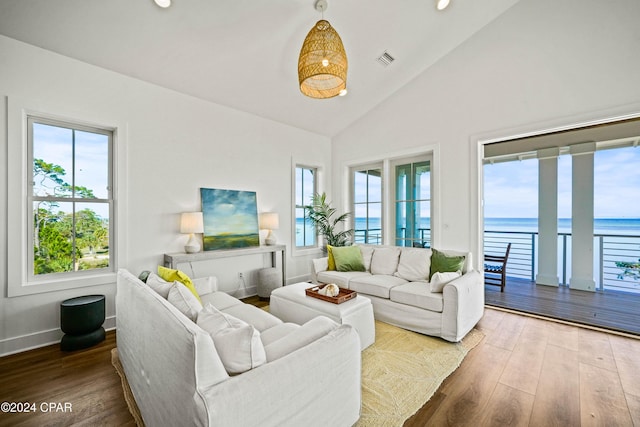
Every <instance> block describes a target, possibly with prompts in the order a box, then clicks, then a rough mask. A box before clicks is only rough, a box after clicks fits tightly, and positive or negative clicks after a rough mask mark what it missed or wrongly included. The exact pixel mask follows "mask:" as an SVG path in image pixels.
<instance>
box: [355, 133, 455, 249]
mask: <svg viewBox="0 0 640 427" xmlns="http://www.w3.org/2000/svg"><path fill="white" fill-rule="evenodd" d="M414 159H417V160H414ZM420 159H429V160H431V247H439V245H440V240H439V239H440V236H441V235H442V233H441V221H440V205H441V203H440V167H439V165H440V146H439V145H438V144H430V145H424V146H418V147H415V148H412V149H407V150H402V151H396V152H391V153H386V154H383V155H379V156H374V157H369V158H363V159H359V160H358V159H356V160H353V161H349V162H345V163H344V164H343V177H344V179H343V182H344V183H345V184H344V185H343V191H344V193H343V194H344V199H343V200H344V203H345V206H351V207H353V200H354V194H353V185H352V181H351V179H352V178H351V171H352V170H354V169H357V168H360V167H366V166H367V165H371V164H376V163H379V162H382V239H383V241H382V244H384V245H395V194H394V193H395V171H394V169H395V165H396V164H397V162H400V163H399V164H403V163H408V162H413V161H419V160H420ZM348 226H349V227H351V228H353V227H354V226H355V220H353V219H352V220H351V222H350V223H349V224H348Z"/></svg>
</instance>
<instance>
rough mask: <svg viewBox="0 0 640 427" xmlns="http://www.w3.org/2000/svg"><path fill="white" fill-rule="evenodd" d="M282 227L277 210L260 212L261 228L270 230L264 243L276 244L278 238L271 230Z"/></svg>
mask: <svg viewBox="0 0 640 427" xmlns="http://www.w3.org/2000/svg"><path fill="white" fill-rule="evenodd" d="M279 227H280V219H279V218H278V213H277V212H264V213H261V214H260V228H261V229H262V230H269V233H268V234H267V237H266V238H265V239H264V243H265V244H267V245H269V246H271V245H275V244H276V238H275V236H274V235H273V233H272V232H271V231H272V230H277V229H278V228H279Z"/></svg>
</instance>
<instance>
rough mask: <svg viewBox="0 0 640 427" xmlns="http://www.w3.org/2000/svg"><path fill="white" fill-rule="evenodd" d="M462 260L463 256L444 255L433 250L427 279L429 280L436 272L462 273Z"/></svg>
mask: <svg viewBox="0 0 640 427" xmlns="http://www.w3.org/2000/svg"><path fill="white" fill-rule="evenodd" d="M464 260H465V257H464V255H460V256H458V255H446V254H445V253H444V252H440V251H439V250H437V249H433V250H432V254H431V273H430V274H429V279H431V276H433V274H434V273H437V272H438V271H439V272H441V273H447V272H451V271H462V268H463V266H464Z"/></svg>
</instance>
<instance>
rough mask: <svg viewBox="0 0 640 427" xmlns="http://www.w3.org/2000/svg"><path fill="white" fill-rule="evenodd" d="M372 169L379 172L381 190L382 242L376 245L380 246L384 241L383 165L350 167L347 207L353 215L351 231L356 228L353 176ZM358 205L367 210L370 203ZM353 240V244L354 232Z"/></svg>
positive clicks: (373, 164) (371, 164)
mask: <svg viewBox="0 0 640 427" xmlns="http://www.w3.org/2000/svg"><path fill="white" fill-rule="evenodd" d="M372 169H379V170H380V178H381V183H380V186H381V189H382V194H381V195H380V235H381V236H382V240H381V241H380V242H379V243H378V244H382V242H383V241H384V227H383V224H384V219H385V214H384V207H385V205H386V200H385V198H384V194H385V185H384V184H385V181H384V180H385V176H384V165H383V163H382V162H376V163H370V164H366V165H358V166H352V167H351V168H350V170H349V192H350V200H351V202H350V204H349V206H351V209H350V211H351V212H352V213H353V215H352V218H351V222H352V223H353V229H354V230H355V226H356V218H357V217H356V211H357V209H356V197H355V174H356V173H357V172H362V171H367V170H372ZM359 204H361V205H362V204H365V205H367V210H368V207H369V204H370V202H369V201H368V200H367V202H365V203H359ZM353 240H354V242H355V232H354V237H353ZM367 244H375V243H367Z"/></svg>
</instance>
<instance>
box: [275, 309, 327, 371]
mask: <svg viewBox="0 0 640 427" xmlns="http://www.w3.org/2000/svg"><path fill="white" fill-rule="evenodd" d="M338 326H339V325H338V324H337V323H336V322H334V321H333V320H331V319H329V318H328V317H325V316H318V317H314V318H313V319H311V320H309V321H308V322H306V323H305V324H304V325H302V326H300V327H299V328H298V329H296V330H295V331H293V332H291V333H290V334H287V335H286V336H284V337H282V338H280V339H279V340H277V341H274V342H272V343H271V344H269V345H267V346H265V348H264V349H265V353H266V354H267V362H271V361H272V360H276V359H279V358H281V357H282V356H286V355H287V354H289V353H292V352H294V351H296V350H298V349H300V348H302V347H304V346H306V345H308V344H311V343H312V342H314V341H316V340H317V339H319V338H321V337H323V336H325V335H327V334H328V333H329V332H331V331H333V330H334V329H337V328H338Z"/></svg>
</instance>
